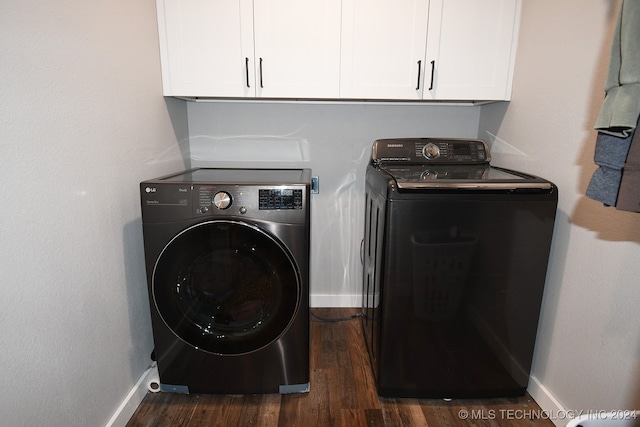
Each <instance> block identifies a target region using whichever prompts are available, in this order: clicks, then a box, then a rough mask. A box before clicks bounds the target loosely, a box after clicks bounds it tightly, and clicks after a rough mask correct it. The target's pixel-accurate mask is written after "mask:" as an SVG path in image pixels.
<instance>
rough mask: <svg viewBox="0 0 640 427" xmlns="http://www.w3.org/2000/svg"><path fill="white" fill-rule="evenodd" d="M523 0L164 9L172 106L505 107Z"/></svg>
mask: <svg viewBox="0 0 640 427" xmlns="http://www.w3.org/2000/svg"><path fill="white" fill-rule="evenodd" d="M520 2H521V0H157V7H158V29H159V34H160V54H161V62H162V82H163V93H164V95H165V96H177V97H190V98H191V97H231V98H247V97H248V98H254V97H258V98H261V97H262V98H288V99H292V98H293V99H295V98H304V99H356V100H357V99H378V100H445V101H456V100H461V101H462V100H464V101H469V100H471V101H492V100H508V99H509V98H510V94H511V81H512V78H513V74H512V73H513V65H514V58H515V46H516V36H517V30H518V21H519V13H520Z"/></svg>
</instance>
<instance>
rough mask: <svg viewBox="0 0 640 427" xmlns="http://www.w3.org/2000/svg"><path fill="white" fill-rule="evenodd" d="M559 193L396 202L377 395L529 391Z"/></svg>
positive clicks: (390, 217)
mask: <svg viewBox="0 0 640 427" xmlns="http://www.w3.org/2000/svg"><path fill="white" fill-rule="evenodd" d="M556 205H557V192H556V191H555V188H554V191H553V192H551V193H549V194H535V193H531V194H527V193H524V194H519V193H508V192H505V193H491V192H482V191H475V192H474V191H469V192H462V193H457V194H452V193H424V194H416V195H415V196H414V197H410V196H406V197H404V198H403V197H397V198H393V197H392V198H391V200H390V202H389V204H388V213H387V218H386V221H387V227H388V231H387V236H388V240H387V241H386V252H385V259H384V264H383V269H384V270H383V271H384V277H383V280H382V283H381V291H382V295H381V300H382V301H381V304H382V308H383V313H382V319H381V338H380V340H381V341H380V345H379V351H380V352H379V361H378V363H379V373H378V374H379V375H378V393H379V394H380V395H381V396H390V397H433V398H447V397H450V398H465V397H470V398H479V397H506V396H516V395H522V394H524V392H525V390H526V387H527V384H528V379H529V373H530V369H531V361H532V357H533V350H534V345H535V340H536V332H537V326H538V319H539V313H540V305H541V300H542V294H543V290H544V284H545V278H546V272H547V263H548V258H549V250H550V245H551V238H552V233H553V227H554V222H555V212H556Z"/></svg>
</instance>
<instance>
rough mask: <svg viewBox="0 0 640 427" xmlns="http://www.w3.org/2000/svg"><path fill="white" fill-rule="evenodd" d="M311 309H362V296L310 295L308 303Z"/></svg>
mask: <svg viewBox="0 0 640 427" xmlns="http://www.w3.org/2000/svg"><path fill="white" fill-rule="evenodd" d="M309 303H310V304H311V307H312V308H320V307H336V308H338V307H340V308H346V307H358V308H359V307H362V295H360V294H358V295H334V294H325V295H323V294H315V295H311V301H310V302H309Z"/></svg>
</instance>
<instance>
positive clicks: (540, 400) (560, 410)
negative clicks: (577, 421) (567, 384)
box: [527, 375, 571, 427]
mask: <svg viewBox="0 0 640 427" xmlns="http://www.w3.org/2000/svg"><path fill="white" fill-rule="evenodd" d="M527 391H528V392H529V395H531V397H532V398H533V400H535V401H536V403H537V404H538V405H539V406H540V409H542V410H543V411H544V412H545V413H547V414H549V415H550V417H549V418H550V419H551V421H552V422H553V424H555V425H556V426H557V427H565V426H566V425H567V423H568V422H569V421H571V420H569V419H567V418H566V417H560V416H556V415H560V414H566V413H567V411H566V410H565V408H564V406H562V404H561V403H560V402H558V400H557V399H556V398H555V397H554V396H553V394H551V392H550V391H549V389H547V388H546V387H545V386H544V385H543V384H542V383H541V382H540V381H538V379H537V378H536V377H535V376H533V375H531V376H530V377H529V387H528V388H527Z"/></svg>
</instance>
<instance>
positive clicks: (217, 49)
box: [157, 0, 254, 97]
mask: <svg viewBox="0 0 640 427" xmlns="http://www.w3.org/2000/svg"><path fill="white" fill-rule="evenodd" d="M157 7H158V29H159V33H160V48H161V61H162V83H163V93H164V95H165V96H194V97H195V96H234V97H235V96H252V95H253V93H254V91H253V89H254V88H253V85H252V84H251V82H249V87H248V86H247V81H246V70H245V66H246V61H245V58H250V59H251V61H252V60H253V22H252V19H253V18H252V10H251V1H250V0H248V1H247V0H240V1H238V0H234V1H207V0H158V1H157ZM249 65H250V66H252V64H251V63H250V64H249ZM250 78H253V72H252V73H251V75H250Z"/></svg>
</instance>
